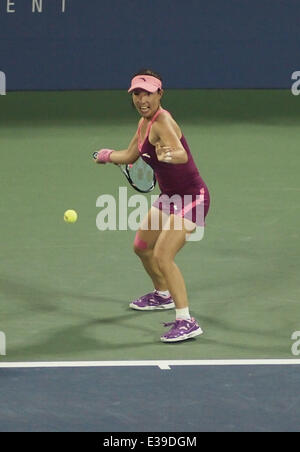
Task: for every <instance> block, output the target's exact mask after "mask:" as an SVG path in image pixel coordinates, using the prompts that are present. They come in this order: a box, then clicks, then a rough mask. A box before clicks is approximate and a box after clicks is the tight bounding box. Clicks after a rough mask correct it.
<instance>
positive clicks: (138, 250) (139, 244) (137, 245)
mask: <svg viewBox="0 0 300 452" xmlns="http://www.w3.org/2000/svg"><path fill="white" fill-rule="evenodd" d="M133 250H134V252H135V254H137V255H138V256H139V257H143V256H146V255H147V254H148V253H149V249H148V244H147V242H145V241H144V240H142V239H141V238H140V236H139V233H138V232H137V233H136V236H135V239H134V243H133Z"/></svg>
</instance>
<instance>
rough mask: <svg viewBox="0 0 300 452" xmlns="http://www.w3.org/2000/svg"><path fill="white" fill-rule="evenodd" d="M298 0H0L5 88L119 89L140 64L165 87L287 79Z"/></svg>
mask: <svg viewBox="0 0 300 452" xmlns="http://www.w3.org/2000/svg"><path fill="white" fill-rule="evenodd" d="M299 20H300V1H299V0H226V1H225V0H210V1H207V0H0V71H1V73H2V74H5V76H6V83H7V89H8V90H77V89H125V88H127V85H128V82H129V79H130V77H131V76H132V75H133V74H134V73H135V72H136V71H138V70H139V69H140V68H142V67H150V68H152V69H153V70H155V71H157V72H159V73H161V74H162V76H163V78H164V79H165V80H166V82H167V83H166V87H167V88H289V87H290V86H291V83H292V82H291V75H292V73H294V72H295V71H297V70H300V26H299Z"/></svg>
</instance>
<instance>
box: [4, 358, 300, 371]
mask: <svg viewBox="0 0 300 452" xmlns="http://www.w3.org/2000/svg"><path fill="white" fill-rule="evenodd" d="M276 365H300V359H209V360H205V359H204V360H201V359H200V360H158V361H157V360H156V361H49V362H46V361H44V362H43V361H41V362H38V361H36V362H4V363H1V362H0V369H1V368H2V369H8V368H47V367H48V368H51V367H131V366H136V367H139V366H141V367H143V366H152V367H159V368H160V369H162V370H170V368H171V366H276Z"/></svg>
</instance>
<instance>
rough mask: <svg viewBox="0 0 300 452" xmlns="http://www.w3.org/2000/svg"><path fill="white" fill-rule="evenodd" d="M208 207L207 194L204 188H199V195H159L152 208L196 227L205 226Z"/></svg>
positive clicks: (208, 199) (208, 198)
mask: <svg viewBox="0 0 300 452" xmlns="http://www.w3.org/2000/svg"><path fill="white" fill-rule="evenodd" d="M209 205H210V197H209V192H208V190H205V188H201V190H200V193H199V194H193V195H172V196H169V195H166V194H164V193H161V194H160V196H159V197H158V198H157V199H156V201H155V202H154V203H153V207H156V208H157V209H159V210H161V211H162V212H164V213H165V214H167V215H177V216H180V217H182V218H185V219H186V220H189V221H191V222H192V223H195V224H196V225H197V226H205V218H206V215H207V213H208V210H209Z"/></svg>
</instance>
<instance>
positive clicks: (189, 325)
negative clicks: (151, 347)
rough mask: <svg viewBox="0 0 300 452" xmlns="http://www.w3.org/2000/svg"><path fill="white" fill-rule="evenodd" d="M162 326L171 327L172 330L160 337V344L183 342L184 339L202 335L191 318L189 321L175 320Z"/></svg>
mask: <svg viewBox="0 0 300 452" xmlns="http://www.w3.org/2000/svg"><path fill="white" fill-rule="evenodd" d="M164 326H172V328H171V329H170V330H169V331H168V332H167V333H166V334H164V335H163V336H161V338H160V339H161V341H162V342H179V341H185V340H186V339H191V338H192V337H196V336H200V334H203V331H202V329H201V328H200V326H199V325H198V323H197V322H196V320H195V319H193V318H191V319H190V320H181V319H177V320H175V322H170V323H165V324H164Z"/></svg>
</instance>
